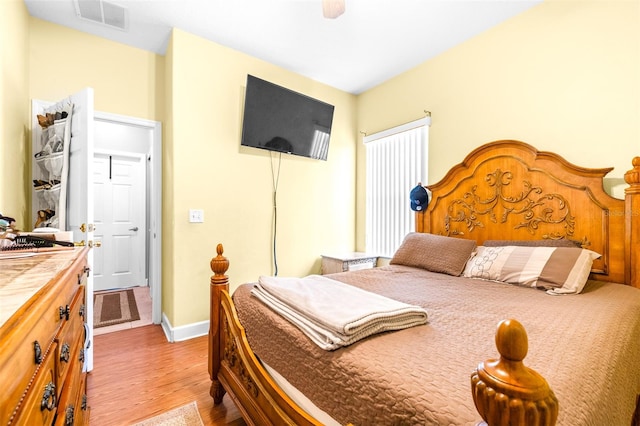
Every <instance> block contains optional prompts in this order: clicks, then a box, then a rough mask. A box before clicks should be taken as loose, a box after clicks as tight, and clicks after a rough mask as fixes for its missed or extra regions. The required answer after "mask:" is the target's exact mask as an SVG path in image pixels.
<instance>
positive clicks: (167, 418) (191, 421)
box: [132, 401, 204, 426]
mask: <svg viewBox="0 0 640 426" xmlns="http://www.w3.org/2000/svg"><path fill="white" fill-rule="evenodd" d="M132 426H204V423H202V417H200V413H198V404H196V402H195V401H193V402H191V403H190V404H187V405H183V406H182V407H178V408H174V409H173V410H170V411H167V412H164V413H162V414H159V415H157V416H155V417H151V418H150V419H147V420H143V421H141V422H140V423H136V424H134V425H132Z"/></svg>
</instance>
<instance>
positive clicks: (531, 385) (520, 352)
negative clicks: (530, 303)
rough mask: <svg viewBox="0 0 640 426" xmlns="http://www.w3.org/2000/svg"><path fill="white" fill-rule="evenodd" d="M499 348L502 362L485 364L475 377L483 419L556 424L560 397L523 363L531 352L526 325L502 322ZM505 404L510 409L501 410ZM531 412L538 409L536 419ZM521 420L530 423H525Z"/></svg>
mask: <svg viewBox="0 0 640 426" xmlns="http://www.w3.org/2000/svg"><path fill="white" fill-rule="evenodd" d="M496 347H497V348H498V352H500V359H499V360H495V359H490V360H487V361H485V362H481V363H480V364H479V365H478V368H477V369H476V370H475V371H474V372H473V373H472V374H471V393H472V395H473V402H474V403H475V405H476V409H477V410H478V413H480V416H482V418H483V419H484V421H485V422H487V423H488V424H489V425H494V424H505V425H510V426H511V425H513V426H515V425H521V424H527V425H532V426H533V425H553V424H555V422H556V419H557V417H558V400H557V398H556V396H555V395H554V393H553V391H552V390H551V388H550V387H549V385H548V383H547V381H546V380H545V379H544V377H542V376H541V375H540V374H538V373H537V372H536V371H534V370H532V369H530V368H527V367H526V366H525V365H524V364H523V363H522V360H523V359H524V357H525V356H526V355H527V351H528V349H529V343H528V338H527V332H526V331H525V329H524V327H523V326H522V324H520V322H518V321H516V320H514V319H509V320H504V321H501V322H500V323H499V324H498V329H497V331H496ZM505 404H507V405H509V406H510V407H511V408H510V410H502V409H500V407H504V406H505ZM531 410H535V412H536V415H535V416H533V415H532V411H531ZM505 416H506V417H505ZM519 419H525V420H526V421H525V423H521V422H520V420H519Z"/></svg>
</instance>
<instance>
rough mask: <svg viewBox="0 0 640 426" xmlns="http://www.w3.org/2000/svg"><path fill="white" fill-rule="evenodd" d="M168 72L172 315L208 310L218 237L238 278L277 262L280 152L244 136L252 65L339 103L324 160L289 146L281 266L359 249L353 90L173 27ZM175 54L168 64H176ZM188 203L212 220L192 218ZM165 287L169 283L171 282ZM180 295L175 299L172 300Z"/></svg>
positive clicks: (282, 184)
mask: <svg viewBox="0 0 640 426" xmlns="http://www.w3.org/2000/svg"><path fill="white" fill-rule="evenodd" d="M167 58H170V59H168V61H167V62H168V64H167V69H168V71H167V74H171V85H172V89H171V94H168V96H167V99H169V98H171V100H170V101H169V100H168V108H167V110H168V111H170V112H168V114H170V116H171V117H172V123H171V126H172V128H171V130H169V132H168V133H170V134H168V135H167V138H166V139H165V142H167V147H166V148H165V159H169V158H170V160H168V162H169V163H170V164H171V165H172V166H171V167H172V170H171V171H170V174H171V175H172V179H171V182H168V183H167V185H168V187H167V188H166V191H165V197H166V198H165V199H166V200H171V202H170V204H168V205H167V208H166V209H165V213H166V216H165V221H166V223H167V224H170V225H168V226H169V229H166V228H165V229H166V232H165V237H167V232H168V233H172V235H171V236H169V237H168V238H169V240H170V241H171V242H172V244H171V248H168V251H170V253H168V252H167V253H165V257H164V259H165V261H166V262H167V264H168V265H173V266H172V270H171V271H169V270H168V268H171V266H169V267H168V268H166V269H165V270H164V273H165V287H166V286H168V287H172V288H173V293H172V294H171V297H172V298H173V300H172V301H171V302H169V306H167V308H168V309H167V312H166V313H167V316H168V317H169V320H170V321H171V323H172V324H177V325H182V324H188V323H192V322H196V321H202V320H204V319H206V318H207V317H208V309H209V301H208V291H209V290H208V286H207V283H208V277H209V276H210V275H211V274H212V273H211V270H210V269H209V265H208V262H209V260H210V259H211V257H212V256H213V255H214V254H215V246H216V244H217V243H219V242H221V243H223V244H224V247H225V254H226V255H227V257H228V258H229V259H230V261H231V266H230V270H229V276H230V277H231V280H232V288H235V285H237V284H240V283H242V282H246V281H255V280H257V278H258V277H259V275H270V274H273V273H274V270H273V267H272V256H271V253H272V228H271V221H272V217H273V207H272V206H273V203H272V198H273V195H272V172H271V164H272V163H273V166H274V170H276V169H277V166H278V161H277V158H278V156H277V155H276V154H274V155H273V161H272V160H270V157H269V153H268V152H265V151H262V150H257V149H251V148H245V147H241V146H240V139H241V133H242V108H243V102H244V90H245V85H246V78H247V74H252V75H256V76H258V77H261V78H264V79H266V80H269V81H272V82H274V83H276V84H280V85H283V86H286V87H288V88H290V89H292V90H295V91H298V92H302V93H304V94H306V95H309V96H312V97H315V98H318V99H321V100H323V101H325V102H328V103H330V104H332V105H334V106H335V116H334V120H333V132H332V135H331V143H330V149H329V155H328V160H327V161H319V160H311V159H307V158H302V157H295V156H290V155H283V156H282V161H281V164H280V176H279V184H278V196H277V217H278V229H277V242H278V244H277V245H278V252H277V253H278V265H279V271H278V273H279V275H281V276H286V275H294V276H297V275H306V274H310V273H319V272H320V255H321V254H323V253H325V252H326V251H332V250H333V251H344V250H353V241H354V235H355V203H354V201H353V200H354V199H355V169H354V164H355V134H356V128H355V96H353V95H349V94H347V93H345V92H342V91H340V90H337V89H334V88H331V87H329V86H326V85H323V84H320V83H318V82H315V81H313V80H310V79H308V78H305V77H302V76H300V75H297V74H294V73H292V72H289V71H286V70H284V69H282V68H280V67H277V66H275V65H272V64H269V63H267V62H264V61H261V60H258V59H256V58H253V57H251V56H248V55H245V54H242V53H240V52H237V51H234V50H232V49H229V48H226V47H223V46H221V45H219V44H216V43H212V42H209V41H207V40H204V39H202V38H199V37H196V36H194V35H191V34H189V33H186V32H184V31H180V30H177V29H174V30H173V34H172V39H171V46H170V53H168V55H167ZM169 62H170V64H169ZM190 208H199V209H203V210H204V213H205V222H204V223H202V224H193V223H189V222H188V210H189V209H190ZM167 294H168V292H167ZM172 303H173V306H174V309H171V306H170V305H171V304H172Z"/></svg>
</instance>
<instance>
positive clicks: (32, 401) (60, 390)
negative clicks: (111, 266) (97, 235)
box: [0, 248, 89, 425]
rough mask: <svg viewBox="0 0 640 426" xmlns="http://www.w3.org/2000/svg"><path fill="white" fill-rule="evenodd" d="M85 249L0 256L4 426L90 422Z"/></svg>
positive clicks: (0, 420)
mask: <svg viewBox="0 0 640 426" xmlns="http://www.w3.org/2000/svg"><path fill="white" fill-rule="evenodd" d="M87 250H88V249H86V248H84V249H73V250H68V251H58V252H55V253H52V254H38V255H36V256H32V257H22V258H14V259H7V258H3V257H0V348H1V349H0V389H1V391H0V425H7V424H9V425H83V424H88V423H89V409H88V406H87V397H86V373H85V372H83V364H84V342H85V321H86V319H85V311H86V310H85V303H86V301H85V283H86V279H87V276H88V274H89V268H88V267H87ZM7 254H8V253H7V252H0V256H6V255H7Z"/></svg>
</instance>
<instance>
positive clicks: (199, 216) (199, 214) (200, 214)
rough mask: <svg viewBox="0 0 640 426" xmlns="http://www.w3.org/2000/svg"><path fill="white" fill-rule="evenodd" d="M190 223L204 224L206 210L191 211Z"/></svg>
mask: <svg viewBox="0 0 640 426" xmlns="http://www.w3.org/2000/svg"><path fill="white" fill-rule="evenodd" d="M189 222H191V223H202V222H204V210H201V209H189Z"/></svg>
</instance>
